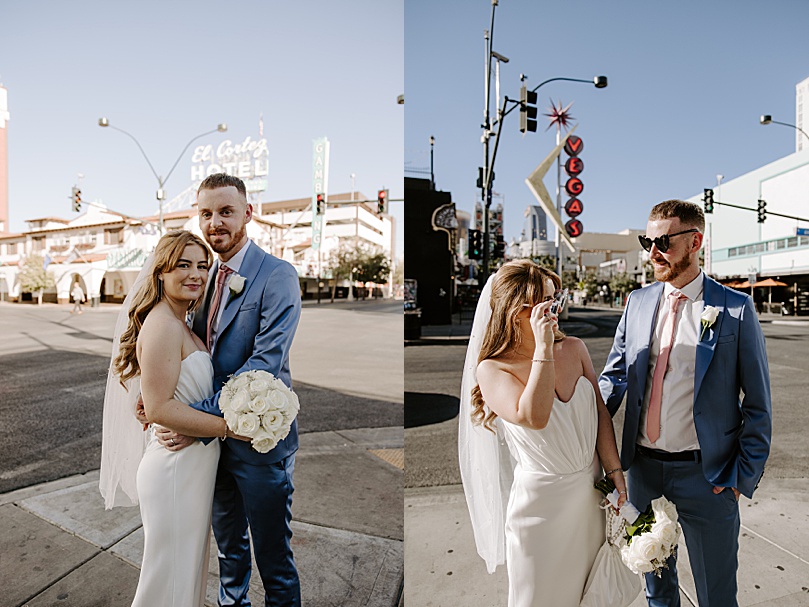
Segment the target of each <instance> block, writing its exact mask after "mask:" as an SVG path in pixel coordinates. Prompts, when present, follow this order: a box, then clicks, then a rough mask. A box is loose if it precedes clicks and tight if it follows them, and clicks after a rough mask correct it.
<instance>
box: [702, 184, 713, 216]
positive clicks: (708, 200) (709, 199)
mask: <svg viewBox="0 0 809 607" xmlns="http://www.w3.org/2000/svg"><path fill="white" fill-rule="evenodd" d="M702 201H703V202H704V203H705V212H706V213H713V190H711V189H710V188H705V194H704V195H703V197H702Z"/></svg>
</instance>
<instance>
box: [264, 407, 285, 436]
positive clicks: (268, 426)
mask: <svg viewBox="0 0 809 607" xmlns="http://www.w3.org/2000/svg"><path fill="white" fill-rule="evenodd" d="M284 423H285V420H284V415H283V414H282V413H281V412H280V411H268V412H267V413H265V414H264V415H263V416H262V418H261V427H262V428H263V429H264V430H265V431H267V432H269V433H270V434H277V433H278V431H279V430H281V428H282V427H283V426H284Z"/></svg>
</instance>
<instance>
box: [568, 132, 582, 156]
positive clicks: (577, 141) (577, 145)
mask: <svg viewBox="0 0 809 607" xmlns="http://www.w3.org/2000/svg"><path fill="white" fill-rule="evenodd" d="M583 149H584V142H583V141H582V140H581V137H576V136H575V135H571V136H570V137H568V138H567V141H566V142H565V152H567V155H568V156H578V155H579V154H581V151H582V150H583Z"/></svg>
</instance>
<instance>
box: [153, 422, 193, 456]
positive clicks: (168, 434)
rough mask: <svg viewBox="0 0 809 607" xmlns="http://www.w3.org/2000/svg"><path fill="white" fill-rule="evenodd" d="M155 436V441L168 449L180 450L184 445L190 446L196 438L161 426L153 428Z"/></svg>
mask: <svg viewBox="0 0 809 607" xmlns="http://www.w3.org/2000/svg"><path fill="white" fill-rule="evenodd" d="M155 437H156V438H157V442H158V443H160V444H161V445H162V446H163V447H165V448H166V449H168V450H169V451H180V450H182V449H185V448H186V447H190V446H191V445H193V444H194V443H195V442H196V440H197V439H196V438H194V437H193V436H185V435H184V434H177V433H176V432H175V431H174V430H169V429H168V428H161V427H158V428H156V429H155Z"/></svg>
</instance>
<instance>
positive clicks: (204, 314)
mask: <svg viewBox="0 0 809 607" xmlns="http://www.w3.org/2000/svg"><path fill="white" fill-rule="evenodd" d="M218 272H219V260H217V259H216V258H214V262H213V265H212V266H211V269H210V271H209V272H208V282H207V283H205V294H204V295H203V298H204V299H203V300H202V305H201V306H200V307H199V308H197V310H196V311H195V312H194V320H193V322H192V323H191V329H192V330H193V331H194V333H196V334H197V337H199V338H200V339H201V340H202V341H203V342H205V343H207V339H208V335H207V333H208V314H209V311H210V309H211V299H212V298H213V293H214V285H215V284H216V274H217V273H218Z"/></svg>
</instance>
